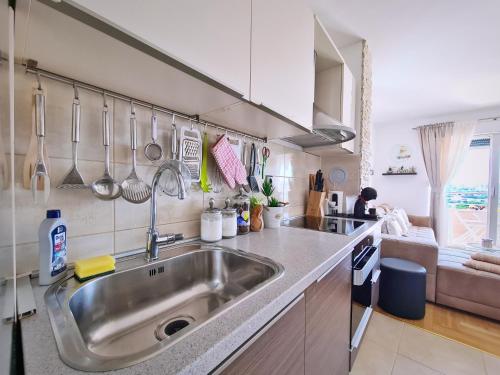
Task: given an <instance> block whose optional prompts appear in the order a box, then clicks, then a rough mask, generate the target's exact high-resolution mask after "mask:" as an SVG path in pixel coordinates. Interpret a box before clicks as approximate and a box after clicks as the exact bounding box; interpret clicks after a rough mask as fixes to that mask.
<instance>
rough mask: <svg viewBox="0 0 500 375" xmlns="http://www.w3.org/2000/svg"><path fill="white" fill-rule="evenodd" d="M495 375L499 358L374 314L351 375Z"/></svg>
mask: <svg viewBox="0 0 500 375" xmlns="http://www.w3.org/2000/svg"><path fill="white" fill-rule="evenodd" d="M365 374H366V375H390V374H393V375H400V374H402V375H417V374H419V375H420V374H422V375H427V374H429V375H430V374H445V375H498V374H500V357H496V356H493V355H491V354H488V353H485V352H482V351H480V350H477V349H474V348H472V347H469V346H467V345H464V344H461V343H458V342H456V341H453V340H449V339H446V338H443V337H441V336H438V335H435V334H433V333H430V332H428V331H426V330H423V329H421V328H416V327H414V326H412V325H409V324H406V323H404V322H402V321H399V320H396V319H394V318H391V317H388V316H386V315H382V314H380V313H378V312H374V314H373V316H372V319H371V321H370V324H369V326H368V330H367V332H366V336H365V338H364V340H363V343H362V345H361V348H360V351H359V354H358V357H357V359H356V363H355V365H354V368H353V370H352V371H351V375H365Z"/></svg>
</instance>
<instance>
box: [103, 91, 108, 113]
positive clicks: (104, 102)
mask: <svg viewBox="0 0 500 375" xmlns="http://www.w3.org/2000/svg"><path fill="white" fill-rule="evenodd" d="M102 103H103V106H104V108H106V109H107V108H108V103H106V91H103V92H102Z"/></svg>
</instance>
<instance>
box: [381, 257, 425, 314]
mask: <svg viewBox="0 0 500 375" xmlns="http://www.w3.org/2000/svg"><path fill="white" fill-rule="evenodd" d="M380 271H381V272H382V274H381V275H380V295H379V300H378V304H379V306H380V307H381V308H382V309H384V310H385V311H387V312H388V313H391V314H393V315H396V316H399V317H400V318H406V319H422V318H423V317H424V316H425V280H426V273H427V271H426V270H425V268H424V267H422V266H421V265H420V264H417V263H414V262H410V261H408V260H404V259H399V258H382V259H381V261H380Z"/></svg>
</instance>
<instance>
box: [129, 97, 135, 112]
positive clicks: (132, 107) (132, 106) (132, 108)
mask: <svg viewBox="0 0 500 375" xmlns="http://www.w3.org/2000/svg"><path fill="white" fill-rule="evenodd" d="M130 114H131V115H135V108H134V101H133V100H131V101H130Z"/></svg>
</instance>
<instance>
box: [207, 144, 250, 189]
mask: <svg viewBox="0 0 500 375" xmlns="http://www.w3.org/2000/svg"><path fill="white" fill-rule="evenodd" d="M212 155H213V156H214V159H215V162H216V163H217V167H218V168H219V170H220V172H221V174H222V176H223V177H224V180H226V183H227V185H228V186H229V187H230V188H231V189H234V188H235V187H236V184H239V185H244V184H246V177H247V173H246V171H245V167H244V166H243V164H242V163H241V161H240V159H239V158H238V157H237V156H236V154H235V153H234V151H233V149H232V147H231V145H230V144H229V142H228V140H227V137H226V136H224V135H223V136H222V137H220V138H219V140H218V141H217V142H216V143H215V145H213V147H212Z"/></svg>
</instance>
